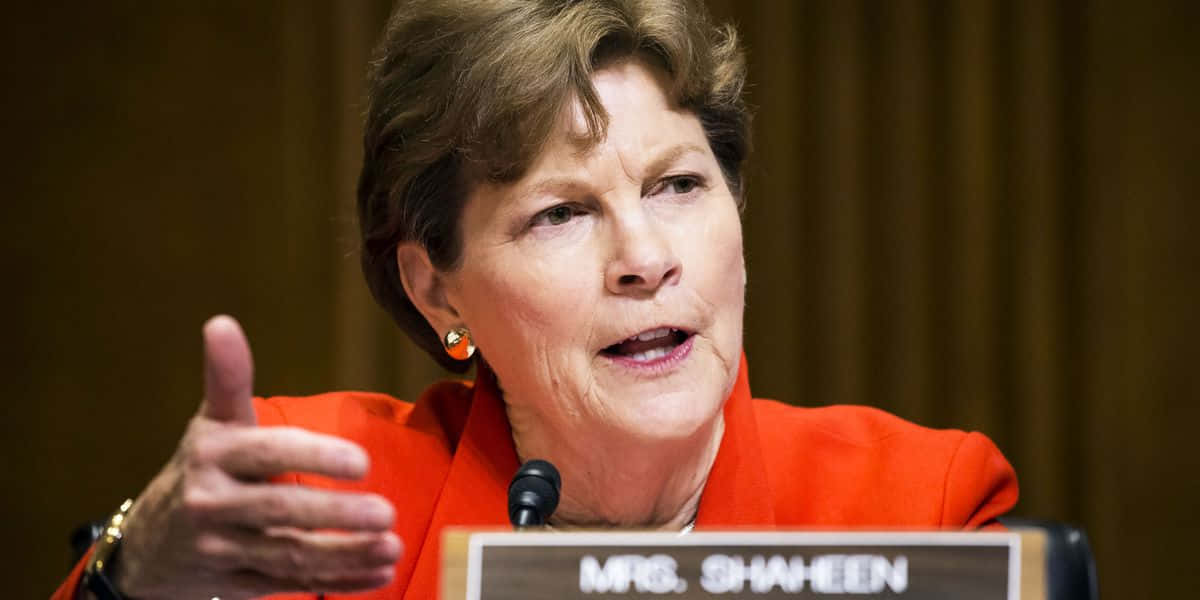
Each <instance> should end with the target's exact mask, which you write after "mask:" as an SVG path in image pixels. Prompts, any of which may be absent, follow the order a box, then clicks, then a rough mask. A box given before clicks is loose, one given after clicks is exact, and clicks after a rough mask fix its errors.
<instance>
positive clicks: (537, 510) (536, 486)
mask: <svg viewBox="0 0 1200 600" xmlns="http://www.w3.org/2000/svg"><path fill="white" fill-rule="evenodd" d="M561 489H562V478H561V477H559V476H558V469H555V468H554V465H552V464H550V463H549V462H547V461H544V460H537V459H535V460H529V461H525V464H523V465H521V468H520V469H517V474H516V475H513V478H512V483H510V484H508V520H509V521H511V522H512V524H513V527H515V528H517V529H525V528H526V527H536V526H539V525H545V524H546V521H549V520H550V515H552V514H554V509H556V508H558V492H559V490H561Z"/></svg>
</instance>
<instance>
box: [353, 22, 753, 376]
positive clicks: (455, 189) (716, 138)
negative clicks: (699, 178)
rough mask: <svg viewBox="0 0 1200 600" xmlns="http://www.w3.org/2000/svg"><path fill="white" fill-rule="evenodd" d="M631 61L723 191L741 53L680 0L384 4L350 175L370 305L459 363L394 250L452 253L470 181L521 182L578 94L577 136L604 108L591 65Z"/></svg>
mask: <svg viewBox="0 0 1200 600" xmlns="http://www.w3.org/2000/svg"><path fill="white" fill-rule="evenodd" d="M630 57H637V58H640V59H643V60H647V61H650V62H652V63H653V64H655V65H657V66H659V67H661V68H662V69H663V70H664V71H665V72H666V74H667V75H668V78H669V81H670V86H671V89H670V90H668V92H669V94H670V96H671V97H672V98H673V99H674V100H675V102H677V103H678V105H679V106H681V107H682V108H684V109H687V110H690V111H692V112H694V113H695V114H696V115H697V117H698V118H699V119H700V122H701V124H702V125H703V127H704V131H705V134H706V135H707V137H708V142H709V145H710V147H711V148H712V151H713V154H714V155H715V156H716V159H717V162H718V163H719V164H720V166H721V169H722V171H723V173H724V177H725V180H726V183H727V184H728V185H729V187H730V190H731V191H732V192H733V194H734V197H735V198H738V199H739V202H740V201H741V200H740V199H741V197H742V188H743V180H742V163H743V161H744V160H745V157H746V154H747V152H748V147H749V120H750V114H749V111H748V110H747V108H746V105H745V102H744V100H743V98H742V87H743V84H744V82H745V74H746V67H745V60H744V58H743V53H742V50H741V47H740V45H739V44H738V40H737V34H736V32H735V30H734V29H733V28H732V27H731V26H723V27H714V26H713V25H711V24H710V21H709V17H708V14H707V12H706V10H705V8H704V6H703V4H701V3H700V2H697V1H689V0H574V1H572V0H415V1H410V2H403V1H402V2H400V3H398V4H397V5H396V7H395V9H394V10H393V13H392V16H391V18H390V19H389V20H388V23H387V28H386V30H385V31H384V34H383V39H382V41H381V42H380V44H379V47H378V48H377V50H376V55H375V59H374V60H373V61H372V69H371V73H370V76H369V79H368V102H369V107H368V111H367V118H366V128H365V129H366V130H365V132H364V134H363V167H362V172H361V174H360V176H359V182H358V217H359V226H360V229H361V231H362V268H363V273H364V274H365V275H366V278H367V284H368V285H369V286H370V288H371V293H372V294H373V295H374V296H375V299H376V301H378V302H379V304H380V305H381V306H383V308H384V309H385V310H387V312H388V313H390V314H391V315H392V317H393V318H394V319H395V320H396V322H397V323H398V324H399V325H400V327H401V328H402V329H404V330H405V331H406V332H407V333H408V334H409V336H410V337H412V339H413V340H414V341H415V342H416V343H417V345H418V346H420V347H421V348H423V349H424V350H425V351H426V352H428V353H429V354H430V355H431V356H433V357H434V359H435V360H437V361H438V362H439V363H441V364H442V366H444V367H446V368H448V369H451V370H453V371H458V372H461V371H464V370H466V369H467V368H468V366H469V363H467V362H465V361H456V360H454V359H452V358H450V357H449V356H447V355H446V353H445V352H444V351H443V350H442V346H441V340H440V338H439V335H438V333H437V332H435V331H433V328H432V327H430V325H429V323H428V322H426V320H425V318H424V317H423V316H422V315H421V314H420V313H419V312H418V311H417V309H416V307H414V306H413V304H412V302H411V301H410V300H409V298H408V296H407V295H406V294H405V292H404V287H403V285H402V284H401V281H400V275H399V272H398V267H397V264H396V247H397V245H398V244H400V243H402V242H407V241H416V242H418V243H420V244H421V245H422V246H423V247H424V248H425V250H426V252H428V253H429V258H430V261H431V262H432V263H433V265H434V267H435V268H437V269H440V270H451V269H454V268H455V267H456V266H457V264H458V261H459V260H460V257H461V250H462V242H461V239H460V236H459V228H458V221H459V216H460V214H461V212H462V208H463V204H464V201H465V199H466V197H467V192H468V191H469V189H470V187H471V186H472V185H473V184H475V183H478V182H481V181H491V182H512V181H515V180H517V179H519V178H520V177H521V175H522V174H523V172H524V171H525V169H526V168H527V167H528V165H529V164H530V162H531V161H532V160H533V159H534V158H535V157H536V156H537V154H538V153H539V151H540V150H541V148H542V147H543V146H544V144H545V142H546V141H547V139H548V138H549V136H550V135H551V133H552V131H553V130H554V127H555V124H556V123H557V122H558V116H559V115H560V113H561V110H562V109H563V107H564V106H565V105H566V103H567V102H569V101H571V100H573V99H575V98H578V99H579V101H580V103H581V105H582V107H583V114H584V118H585V119H586V121H587V124H588V136H587V140H584V141H585V142H595V141H598V140H600V139H602V138H603V136H604V134H605V128H606V125H607V122H608V116H607V114H606V113H605V111H604V108H603V106H602V105H601V104H600V101H599V98H598V97H597V95H596V91H595V89H594V88H593V87H592V83H591V76H592V73H593V72H594V71H595V70H596V69H598V68H600V67H603V66H604V65H605V64H607V63H611V62H614V61H617V60H621V59H623V58H630Z"/></svg>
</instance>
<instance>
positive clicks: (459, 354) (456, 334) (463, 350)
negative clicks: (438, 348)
mask: <svg viewBox="0 0 1200 600" xmlns="http://www.w3.org/2000/svg"><path fill="white" fill-rule="evenodd" d="M442 345H443V346H445V347H446V354H449V355H450V357H451V358H453V359H455V360H467V359H468V358H471V356H472V355H474V354H475V343H474V342H473V341H472V340H471V330H469V329H467V328H466V327H455V328H454V329H451V330H450V331H447V332H446V337H445V338H443V339H442Z"/></svg>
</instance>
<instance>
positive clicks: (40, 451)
mask: <svg viewBox="0 0 1200 600" xmlns="http://www.w3.org/2000/svg"><path fill="white" fill-rule="evenodd" d="M1197 6H1198V5H1197V4H1196V3H1192V2H1184V1H1180V2H1173V3H1141V2H1127V3H1100V2H1097V3H1094V4H1093V3H1065V2H1041V1H1035V0H1019V1H1013V2H1009V1H1001V0H996V1H994V2H916V1H907V2H860V1H849V0H847V1H829V2H787V1H783V0H780V1H776V2H766V3H762V4H752V3H742V2H735V1H733V0H725V1H720V2H717V1H714V2H713V8H714V11H715V12H717V13H718V14H719V15H722V16H725V17H730V18H733V19H734V20H735V21H737V23H738V24H739V25H740V27H741V30H742V32H743V34H744V35H745V38H746V40H747V42H748V45H749V48H750V52H751V72H752V80H753V82H754V86H753V88H752V90H751V94H752V99H753V102H754V103H755V104H756V105H757V106H759V107H760V110H759V117H758V120H757V123H756V127H757V136H758V138H757V141H758V149H757V155H756V159H755V162H754V163H753V165H752V171H751V174H752V182H751V186H750V197H749V208H748V210H747V213H746V217H745V224H746V238H747V248H746V251H747V255H748V260H749V268H750V290H749V309H748V314H747V353H748V354H749V357H750V361H751V365H752V375H753V379H752V380H753V383H754V389H755V391H756V393H757V394H758V395H760V396H768V397H776V398H780V399H783V400H786V401H789V402H794V403H799V404H803V405H814V406H815V405H822V404H829V403H862V404H871V405H876V406H880V407H882V408H885V409H888V410H891V411H894V412H896V413H898V414H900V415H902V416H904V417H907V418H910V419H913V420H916V421H919V422H922V423H925V424H928V425H932V426H940V427H947V426H954V427H963V428H973V429H979V430H982V431H984V432H985V433H987V434H988V435H990V436H992V438H993V439H995V440H996V442H997V443H998V444H999V445H1000V447H1001V448H1002V449H1003V450H1004V451H1005V453H1006V454H1007V455H1008V456H1009V458H1010V459H1011V460H1012V461H1013V463H1014V464H1015V466H1016V467H1017V470H1018V473H1020V475H1021V479H1022V500H1021V504H1020V506H1019V507H1018V512H1019V513H1021V514H1024V515H1029V516H1042V517H1051V518H1056V519H1063V520H1068V521H1073V522H1077V523H1081V524H1083V525H1084V526H1086V527H1087V529H1088V531H1089V533H1090V534H1091V536H1092V540H1093V544H1094V546H1095V548H1096V553H1097V558H1098V560H1099V563H1100V568H1101V584H1102V588H1103V592H1104V593H1105V595H1106V596H1107V597H1110V598H1126V597H1150V596H1158V597H1182V596H1186V595H1190V594H1191V593H1192V589H1193V587H1192V585H1191V583H1190V582H1189V579H1188V576H1190V574H1191V572H1192V570H1193V569H1191V568H1190V564H1191V561H1190V560H1189V559H1188V558H1185V557H1187V556H1188V555H1192V554H1194V551H1193V550H1191V548H1194V545H1195V543H1196V541H1195V536H1196V534H1197V533H1198V529H1200V528H1198V527H1197V517H1196V512H1195V510H1194V506H1195V505H1196V504H1197V503H1200V494H1197V485H1196V484H1197V479H1198V477H1197V469H1198V467H1200V460H1198V457H1200V451H1197V449H1196V447H1195V446H1196V445H1195V443H1194V441H1193V438H1192V436H1193V435H1195V433H1194V432H1195V431H1196V409H1195V405H1196V403H1197V402H1198V401H1200V393H1198V392H1200V389H1198V387H1200V386H1198V385H1197V382H1198V378H1197V376H1196V371H1197V369H1198V367H1200V365H1197V360H1196V353H1195V352H1194V350H1195V348H1196V339H1197V333H1198V331H1197V323H1196V319H1195V316H1194V315H1195V309H1196V307H1197V305H1198V302H1197V301H1198V300H1200V285H1198V284H1197V273H1200V268H1198V267H1200V265H1198V262H1200V261H1198V260H1197V259H1198V258H1200V257H1198V249H1200V244H1197V243H1196V242H1195V241H1193V240H1192V239H1190V238H1191V235H1192V231H1193V229H1194V228H1195V225H1196V223H1197V221H1196V216H1197V212H1198V211H1196V210H1195V209H1194V208H1193V204H1194V203H1195V202H1196V201H1197V192H1198V185H1197V175H1196V169H1195V163H1196V160H1197V156H1200V154H1198V152H1197V150H1198V148H1197V139H1198V133H1200V132H1198V131H1197V127H1196V114H1195V113H1196V111H1195V106H1196V105H1197V104H1200V84H1198V83H1197V82H1198V78H1197V65H1198V64H1200V61H1198V60H1197V59H1198V58H1200V57H1198V52H1197V51H1198V50H1200V36H1198V35H1197V33H1198V32H1197V31H1196V29H1197V23H1200V10H1197ZM386 12H387V6H386V2H384V1H383V0H355V1H346V2H336V3H335V2H303V1H295V2H292V1H282V0H280V1H276V2H267V1H254V2H234V1H229V0H226V1H220V2H201V3H197V2H187V3H183V2H179V3H159V2H133V1H126V2H117V1H113V2H103V3H85V2H78V3H74V5H71V6H60V5H59V4H58V3H52V2H17V3H13V5H10V6H8V7H7V10H6V14H5V18H4V20H3V21H4V24H3V25H2V26H0V48H2V50H3V56H4V59H3V61H2V62H0V64H3V85H4V90H5V91H4V92H3V96H0V97H2V98H3V105H2V106H0V108H2V110H0V131H3V132H4V140H5V142H6V143H5V144H4V147H3V150H0V164H2V165H3V168H4V190H5V191H4V202H3V203H2V205H3V211H4V212H3V214H4V215H5V219H4V223H5V235H4V236H2V238H0V243H2V244H3V251H2V252H0V257H2V260H3V261H4V271H3V272H4V282H5V291H4V293H3V296H2V297H3V299H4V307H3V308H4V315H5V319H4V323H5V325H4V331H5V334H6V335H5V340H4V342H5V343H4V345H3V348H4V350H3V352H4V361H3V364H4V365H5V372H4V376H3V378H2V381H3V388H2V392H3V401H4V419H3V420H2V423H3V425H2V427H3V429H2V430H0V439H2V440H3V442H2V443H3V444H4V451H3V456H4V457H5V459H6V460H5V465H6V467H5V468H4V469H3V470H2V471H0V472H2V473H3V475H2V476H3V481H4V488H3V491H4V494H3V505H2V507H0V508H3V511H2V512H0V514H2V515H4V529H5V531H4V540H5V544H4V556H3V559H4V561H5V568H4V569H2V570H3V571H4V572H6V573H8V576H7V577H6V578H5V582H4V584H3V585H4V586H5V588H7V589H6V592H5V594H4V595H5V596H6V597H19V598H27V597H28V598H37V597H44V596H46V595H47V594H48V593H49V592H50V591H51V589H52V588H53V587H54V586H55V585H56V583H57V580H58V579H59V578H60V577H61V576H62V575H63V574H64V573H65V570H66V561H67V545H66V534H67V532H68V531H69V530H70V529H71V527H72V526H73V525H75V524H76V523H78V522H80V521H82V520H85V519H88V518H92V517H96V516H100V515H103V514H105V513H107V512H108V511H110V510H112V509H113V508H114V507H115V506H116V505H117V504H118V503H119V502H120V501H121V500H122V499H123V498H125V497H126V496H128V495H131V494H135V493H136V492H137V490H138V489H140V487H141V486H142V485H143V484H144V483H145V482H146V481H147V480H148V479H149V478H150V477H151V475H152V474H153V473H154V472H155V471H156V470H157V469H158V468H159V466H160V465H161V464H162V463H163V461H164V460H166V458H167V457H168V456H169V455H170V452H171V450H172V448H173V446H174V443H175V440H176V438H177V436H178V435H179V433H180V432H181V430H182V428H183V426H184V424H185V422H186V420H187V418H188V417H189V415H190V414H191V413H192V412H193V411H194V409H195V405H196V402H197V399H198V395H199V364H200V349H199V345H198V340H199V338H198V332H199V325H200V323H201V322H202V321H203V319H204V318H205V317H206V316H208V315H210V314H213V313H216V312H229V313H232V314H234V315H236V316H238V317H239V318H240V319H241V320H242V322H243V324H244V325H245V328H246V330H247V331H248V333H249V335H250V337H251V340H252V342H253V344H254V348H255V352H256V356H257V360H258V374H259V376H258V382H259V385H258V389H259V391H260V392H262V393H290V394H305V393H311V392H317V391H321V390H328V389H333V388H368V389H375V390H383V391H388V392H392V393H394V394H397V395H400V396H403V397H408V398H412V397H413V396H414V394H415V393H416V391H417V390H419V389H420V388H421V387H422V386H423V385H424V384H425V383H427V382H428V381H430V380H431V379H432V378H434V377H437V376H439V374H438V372H437V371H436V369H435V367H434V366H433V363H432V362H431V361H430V360H428V359H427V358H425V357H424V356H421V355H420V354H419V353H418V352H417V351H416V350H415V349H414V347H413V346H412V345H411V344H409V343H408V342H407V341H406V340H404V339H403V338H402V337H401V336H400V334H399V333H398V332H397V330H396V329H395V328H394V327H393V326H392V325H391V324H390V323H389V321H388V320H387V319H386V317H384V315H383V314H382V312H381V311H380V310H379V309H377V308H376V307H375V306H374V305H373V304H372V303H371V302H370V301H369V299H368V297H367V294H366V291H365V286H364V285H363V283H362V281H361V277H360V275H359V273H358V267H357V259H356V257H355V256H354V236H353V229H354V224H353V220H352V218H351V212H350V207H351V205H352V189H353V183H354V179H355V176H356V174H357V168H358V160H359V156H360V153H359V149H358V135H359V133H358V128H359V115H360V114H361V110H362V107H361V77H362V73H363V71H364V65H365V62H366V53H367V50H368V48H369V47H370V46H371V44H372V42H373V39H374V37H375V35H376V34H377V32H378V30H379V28H380V25H381V23H382V20H383V19H384V17H385V14H386Z"/></svg>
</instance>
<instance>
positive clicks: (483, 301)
mask: <svg viewBox="0 0 1200 600" xmlns="http://www.w3.org/2000/svg"><path fill="white" fill-rule="evenodd" d="M593 83H594V84H595V87H596V90H597V92H598V94H599V97H600V99H601V101H602V102H603V104H604V107H605V108H606V110H607V112H608V114H609V117H610V124H609V127H608V130H607V135H606V137H605V138H604V140H603V141H601V142H600V143H599V144H597V145H595V146H593V147H588V148H582V147H581V145H580V144H579V143H578V141H577V140H578V139H579V135H580V133H582V132H583V131H584V127H585V126H584V122H583V119H582V117H581V116H580V112H579V109H578V107H577V106H575V107H573V108H574V110H568V111H564V115H563V120H562V123H561V125H560V127H559V130H558V131H557V132H556V133H555V135H554V136H553V137H552V139H551V140H550V142H549V144H548V146H547V147H546V148H545V149H544V150H543V151H542V153H541V154H540V155H539V157H538V158H537V159H536V160H535V162H534V164H533V165H532V166H531V168H530V169H529V171H528V172H527V173H526V174H525V175H524V176H523V177H522V178H521V179H520V180H519V181H517V182H516V183H514V184H510V185H482V186H479V187H477V188H476V189H475V190H474V191H473V193H472V194H471V195H470V197H469V199H468V202H467V205H466V207H465V209H464V214H463V217H462V221H461V232H462V237H463V248H464V249H463V258H462V261H461V263H460V265H459V266H458V267H457V268H456V269H455V270H453V271H451V272H447V273H430V272H428V271H429V269H428V266H427V265H428V260H427V258H423V257H421V256H420V255H419V254H418V252H419V250H418V249H416V248H414V247H412V246H409V247H407V248H402V249H401V251H400V265H401V270H402V271H403V272H404V273H405V277H406V283H409V292H410V297H414V298H415V299H416V304H417V306H418V308H420V309H421V310H422V312H423V313H424V314H425V316H426V317H427V318H428V319H429V320H430V322H431V324H432V325H433V326H434V327H435V328H436V329H437V330H439V331H447V330H448V329H450V328H452V327H456V326H460V325H465V326H466V327H468V328H469V329H470V331H471V333H472V335H473V337H474V339H475V341H476V344H477V345H478V347H479V348H480V349H481V351H482V352H483V354H484V357H485V358H486V360H487V361H488V363H489V364H490V365H491V366H492V368H493V369H494V371H495V372H496V374H497V377H498V379H499V382H500V385H501V387H502V389H503V391H504V397H505V403H506V405H507V408H508V415H509V420H510V422H511V423H512V425H513V433H514V440H515V442H516V446H517V450H518V453H519V454H520V455H521V456H522V458H535V457H540V458H547V459H549V460H551V461H552V462H554V463H555V464H556V465H558V466H559V470H560V471H562V473H563V478H564V483H563V488H564V500H563V502H562V504H561V508H560V510H559V512H558V513H556V515H557V519H558V522H559V523H560V524H593V525H601V524H622V525H641V526H647V525H648V526H655V525H668V524H671V523H675V522H677V521H682V522H683V523H686V522H687V520H688V519H689V518H690V517H691V513H689V512H688V511H692V512H694V509H695V503H696V500H697V499H698V494H699V492H700V490H701V489H702V486H703V482H704V479H705V477H706V476H707V473H708V469H709V468H710V466H711V463H712V460H713V458H714V457H715V452H716V448H717V445H718V444H719V440H720V435H721V432H722V420H721V408H722V405H723V402H724V400H725V398H726V397H727V395H728V394H729V392H730V390H731V387H732V385H733V382H734V380H735V378H736V373H737V368H738V364H739V360H740V352H741V342H742V338H741V335H742V311H743V308H744V302H743V297H744V290H745V269H744V266H743V254H742V237H741V223H740V219H739V215H738V210H737V203H736V201H735V199H734V198H733V197H732V195H731V193H730V191H729V187H728V186H727V185H726V182H725V181H724V179H723V177H722V175H721V170H720V168H719V165H718V163H717V161H716V158H715V157H714V156H713V153H712V151H711V150H710V148H709V146H708V144H707V141H706V138H705V134H704V130H703V129H702V127H701V125H700V122H699V120H698V119H697V118H696V116H695V115H693V114H691V113H689V112H686V111H682V110H679V109H677V108H676V107H674V106H673V105H672V103H671V102H670V101H669V99H668V98H667V96H666V95H665V93H664V84H663V80H662V79H661V77H660V74H659V73H658V72H657V71H656V70H655V69H653V68H650V67H647V66H645V65H644V64H643V63H640V62H636V61H630V62H624V63H619V64H616V65H614V66H610V67H608V68H605V69H602V70H600V71H598V72H597V73H596V74H595V75H594V76H593ZM406 253H407V254H406ZM414 254H418V255H417V256H415V257H414V256H413V255H414ZM422 269H424V271H422ZM416 271H421V272H419V273H417V272H416ZM664 326H665V327H675V328H679V329H685V330H687V331H689V332H693V333H694V339H693V342H692V344H693V346H692V350H691V352H690V354H689V355H688V356H686V357H685V358H684V359H683V360H682V361H680V362H678V363H677V364H672V365H670V366H665V367H656V368H635V367H630V366H629V365H627V364H624V363H622V362H620V361H616V360H613V359H612V357H611V356H610V355H608V354H606V353H604V352H602V350H603V349H604V348H606V347H608V346H610V345H612V344H613V343H615V342H620V341H621V340H623V339H625V338H628V337H629V336H631V335H635V334H638V333H640V332H645V331H648V330H653V329H656V328H659V327H664ZM618 489H619V490H636V491H623V492H621V493H619V494H618V493H614V492H613V490H618ZM684 513H686V514H684Z"/></svg>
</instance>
